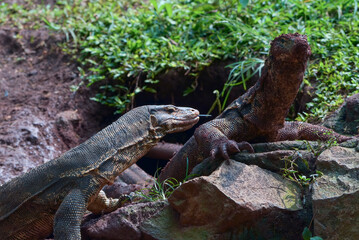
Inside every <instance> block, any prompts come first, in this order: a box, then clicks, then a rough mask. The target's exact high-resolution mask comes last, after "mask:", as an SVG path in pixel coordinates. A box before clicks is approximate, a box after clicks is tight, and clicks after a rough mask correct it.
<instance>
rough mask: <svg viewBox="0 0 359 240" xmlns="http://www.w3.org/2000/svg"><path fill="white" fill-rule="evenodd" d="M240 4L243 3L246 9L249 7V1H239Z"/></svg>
mask: <svg viewBox="0 0 359 240" xmlns="http://www.w3.org/2000/svg"><path fill="white" fill-rule="evenodd" d="M239 2H240V3H241V5H242V6H243V7H244V8H245V7H247V5H248V3H249V0H239Z"/></svg>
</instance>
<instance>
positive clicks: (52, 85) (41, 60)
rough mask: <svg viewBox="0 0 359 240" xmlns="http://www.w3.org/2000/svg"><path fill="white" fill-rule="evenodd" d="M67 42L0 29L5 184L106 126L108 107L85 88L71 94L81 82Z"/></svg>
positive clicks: (1, 177)
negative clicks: (64, 46) (64, 45)
mask: <svg viewBox="0 0 359 240" xmlns="http://www.w3.org/2000/svg"><path fill="white" fill-rule="evenodd" d="M63 40H64V39H63V37H62V36H61V35H55V34H50V33H49V32H48V31H47V30H17V29H11V28H4V27H2V28H0V184H2V183H4V182H6V181H8V180H10V179H11V178H13V177H15V176H18V175H19V174H21V173H24V172H26V171H28V170H29V169H30V168H33V167H35V166H37V165H40V164H42V163H44V162H46V161H49V160H51V159H53V158H55V157H57V156H59V154H61V153H62V152H64V151H66V150H68V149H69V148H71V147H74V146H76V145H77V144H78V143H80V142H82V141H83V140H84V139H86V138H88V137H89V136H91V135H92V134H93V133H94V132H96V131H98V130H99V128H100V127H101V122H102V120H103V119H104V117H105V116H104V115H105V114H103V115H99V114H97V113H98V112H99V109H101V113H105V112H106V111H103V110H104V107H103V106H99V104H97V103H95V102H93V101H91V100H89V96H90V95H91V93H90V92H89V90H88V89H86V88H83V89H80V90H79V91H78V92H76V93H73V92H71V91H70V86H71V85H74V84H78V83H79V82H80V81H81V80H80V78H79V75H78V72H77V66H76V64H75V63H74V62H73V61H71V60H70V58H69V57H68V56H66V55H65V54H63V53H62V52H61V50H60V48H59V47H58V46H57V44H58V43H59V42H62V41H63ZM109 114H111V113H109ZM84 119H86V121H84Z"/></svg>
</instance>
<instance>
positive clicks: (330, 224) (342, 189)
mask: <svg viewBox="0 0 359 240" xmlns="http://www.w3.org/2000/svg"><path fill="white" fill-rule="evenodd" d="M317 169H318V170H319V171H321V172H323V173H324V175H323V176H322V177H321V178H319V179H318V180H317V182H316V183H315V184H314V188H313V212H314V231H315V234H316V235H319V236H321V237H323V238H324V239H333V240H334V239H348V240H349V239H359V153H358V152H356V151H355V149H350V148H343V147H332V148H331V149H328V150H326V151H324V152H323V153H322V154H321V155H320V156H319V157H318V160H317Z"/></svg>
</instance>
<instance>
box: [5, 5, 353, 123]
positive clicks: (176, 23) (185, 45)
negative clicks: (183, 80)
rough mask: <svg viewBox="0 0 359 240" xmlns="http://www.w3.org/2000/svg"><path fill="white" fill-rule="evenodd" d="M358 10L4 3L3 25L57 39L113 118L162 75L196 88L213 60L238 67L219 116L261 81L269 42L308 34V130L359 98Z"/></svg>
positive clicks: (305, 117)
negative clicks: (178, 73) (189, 80)
mask: <svg viewBox="0 0 359 240" xmlns="http://www.w3.org/2000/svg"><path fill="white" fill-rule="evenodd" d="M29 2H31V1H29ZM357 5H358V4H357V0H354V1H353V0H333V1H327V0H318V1H299V0H279V1H265V0H257V1H248V0H247V1H244V0H243V1H242V0H210V1H205V0H150V1H148V2H143V1H138V0H131V1H124V0H119V1H115V0H108V1H105V0H88V1H80V0H72V1H70V0H68V1H65V0H63V1H57V3H56V5H54V6H53V7H50V6H43V5H38V6H37V7H36V6H35V7H34V6H33V5H32V4H29V5H25V6H20V5H17V4H12V5H11V4H10V5H9V4H5V3H1V4H0V23H2V24H4V23H6V24H9V23H11V24H14V25H16V26H18V27H19V28H22V27H24V26H25V27H26V26H30V27H41V25H40V24H39V23H41V22H42V23H43V24H46V26H48V28H49V29H52V30H54V31H62V32H64V33H65V35H66V38H67V41H68V42H67V43H66V44H64V49H65V50H66V51H67V52H69V53H71V54H76V55H77V56H79V57H78V60H79V62H80V63H81V64H82V66H81V69H86V71H82V74H83V75H82V76H83V79H84V81H86V84H88V85H91V84H94V83H98V84H99V85H101V86H102V87H101V88H100V89H99V92H98V94H97V95H96V96H95V97H94V98H93V100H96V101H99V102H101V103H103V104H106V105H110V106H114V107H117V108H118V110H119V111H120V112H121V111H123V110H124V109H125V108H126V107H128V106H129V105H130V104H131V102H132V101H133V99H134V97H135V95H136V94H138V93H140V92H143V91H148V92H151V93H154V92H155V84H156V83H157V82H158V80H157V78H156V77H157V76H158V74H159V73H162V72H165V71H167V70H168V69H171V68H181V69H184V70H185V71H186V73H187V74H188V75H189V76H193V80H194V81H195V79H196V77H197V76H198V73H199V72H200V71H201V70H202V69H204V68H205V67H207V66H208V65H210V64H211V63H212V62H213V61H214V60H215V59H221V60H224V59H228V58H231V59H238V60H239V62H238V63H237V64H233V65H231V66H229V67H231V68H232V72H231V75H230V78H229V79H228V82H227V84H226V85H225V86H224V89H218V93H219V95H218V99H217V100H218V101H217V102H216V103H215V106H216V107H217V106H219V105H220V108H221V109H223V108H224V107H225V106H226V104H227V97H228V93H229V92H230V90H231V89H232V88H233V87H234V86H236V85H238V84H243V86H244V87H246V85H245V84H246V80H248V78H250V76H251V75H253V74H255V73H256V72H258V73H259V71H260V69H261V67H262V65H263V59H265V58H266V56H267V54H268V50H269V47H270V41H271V40H272V39H273V38H274V37H276V36H278V35H279V34H282V33H288V32H299V33H302V34H306V35H308V38H309V43H310V45H311V47H312V52H313V55H312V58H311V62H310V66H309V69H308V74H307V76H306V79H305V84H308V85H310V84H313V86H314V87H315V88H316V93H315V94H316V95H315V97H314V99H313V101H312V102H310V103H309V104H308V109H309V112H307V113H302V114H301V115H300V117H299V118H300V119H301V120H304V121H306V120H308V119H320V118H322V117H323V116H324V115H326V114H327V112H328V111H332V110H333V109H335V107H337V106H338V105H339V104H340V103H342V102H343V98H344V97H345V96H346V95H348V94H354V93H357V92H359V79H358V78H359V77H358V64H357V62H358V60H359V47H358V46H359V45H358V43H359V42H358V39H359V35H358V34H359V24H358V23H359V20H358V13H357V10H358V6H357ZM29 6H31V7H29ZM5 19H6V20H5ZM194 85H195V84H194ZM73 89H74V90H76V87H73ZM193 90H194V88H193V87H191V88H189V89H187V90H186V91H185V92H184V95H186V94H190V93H191V92H192V91H193Z"/></svg>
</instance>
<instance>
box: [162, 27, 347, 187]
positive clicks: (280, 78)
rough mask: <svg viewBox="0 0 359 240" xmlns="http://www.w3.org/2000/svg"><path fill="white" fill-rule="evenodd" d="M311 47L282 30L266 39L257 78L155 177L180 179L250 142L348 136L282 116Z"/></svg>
mask: <svg viewBox="0 0 359 240" xmlns="http://www.w3.org/2000/svg"><path fill="white" fill-rule="evenodd" d="M310 55H311V49H310V46H309V44H308V42H307V37H306V36H305V35H301V34H298V33H295V34H282V35H280V36H278V37H276V38H275V39H274V40H273V41H272V42H271V47H270V50H269V56H268V58H267V59H266V61H265V65H264V68H263V69H262V75H261V77H260V78H259V80H258V81H257V82H256V84H255V85H254V86H253V87H251V88H250V89H248V91H247V92H246V93H245V94H244V95H242V96H240V97H239V98H237V99H235V100H234V101H233V102H232V103H231V104H230V105H229V106H228V107H227V108H226V109H225V110H224V111H223V112H222V113H221V114H220V115H219V116H218V117H216V118H215V119H214V120H212V121H209V122H207V123H205V124H202V125H201V126H199V127H198V128H197V129H196V130H195V133H194V135H193V136H192V137H191V138H190V139H189V140H188V141H187V142H186V143H185V144H184V146H183V147H182V148H181V149H180V150H179V151H178V152H177V153H176V154H175V155H174V156H173V157H172V159H171V160H170V161H169V162H168V164H167V165H166V167H165V168H164V169H163V170H162V172H161V174H160V176H159V181H161V182H163V181H164V180H165V179H167V178H170V177H173V178H175V179H177V180H179V181H182V180H183V179H184V178H185V175H186V172H187V173H190V172H191V170H192V169H193V168H194V167H195V166H196V165H197V164H198V163H200V162H201V161H202V160H204V159H205V158H207V157H212V158H215V157H222V158H223V159H229V155H231V154H234V153H236V152H239V151H240V150H244V149H246V150H248V151H249V152H253V148H252V147H251V145H250V144H249V142H251V143H255V142H273V141H283V140H295V139H298V140H300V139H302V140H317V139H321V140H328V139H329V138H331V137H335V138H336V140H337V141H338V142H343V141H347V140H349V139H351V137H347V136H343V135H339V134H337V133H334V132H332V131H331V130H329V129H328V128H325V127H322V126H317V125H312V124H309V123H304V122H286V121H285V117H286V116H287V114H288V111H289V108H290V106H291V105H292V103H293V101H294V99H295V97H296V95H297V92H298V90H299V87H300V85H301V83H302V81H303V76H304V73H305V70H306V67H307V62H308V59H309V57H310Z"/></svg>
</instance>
